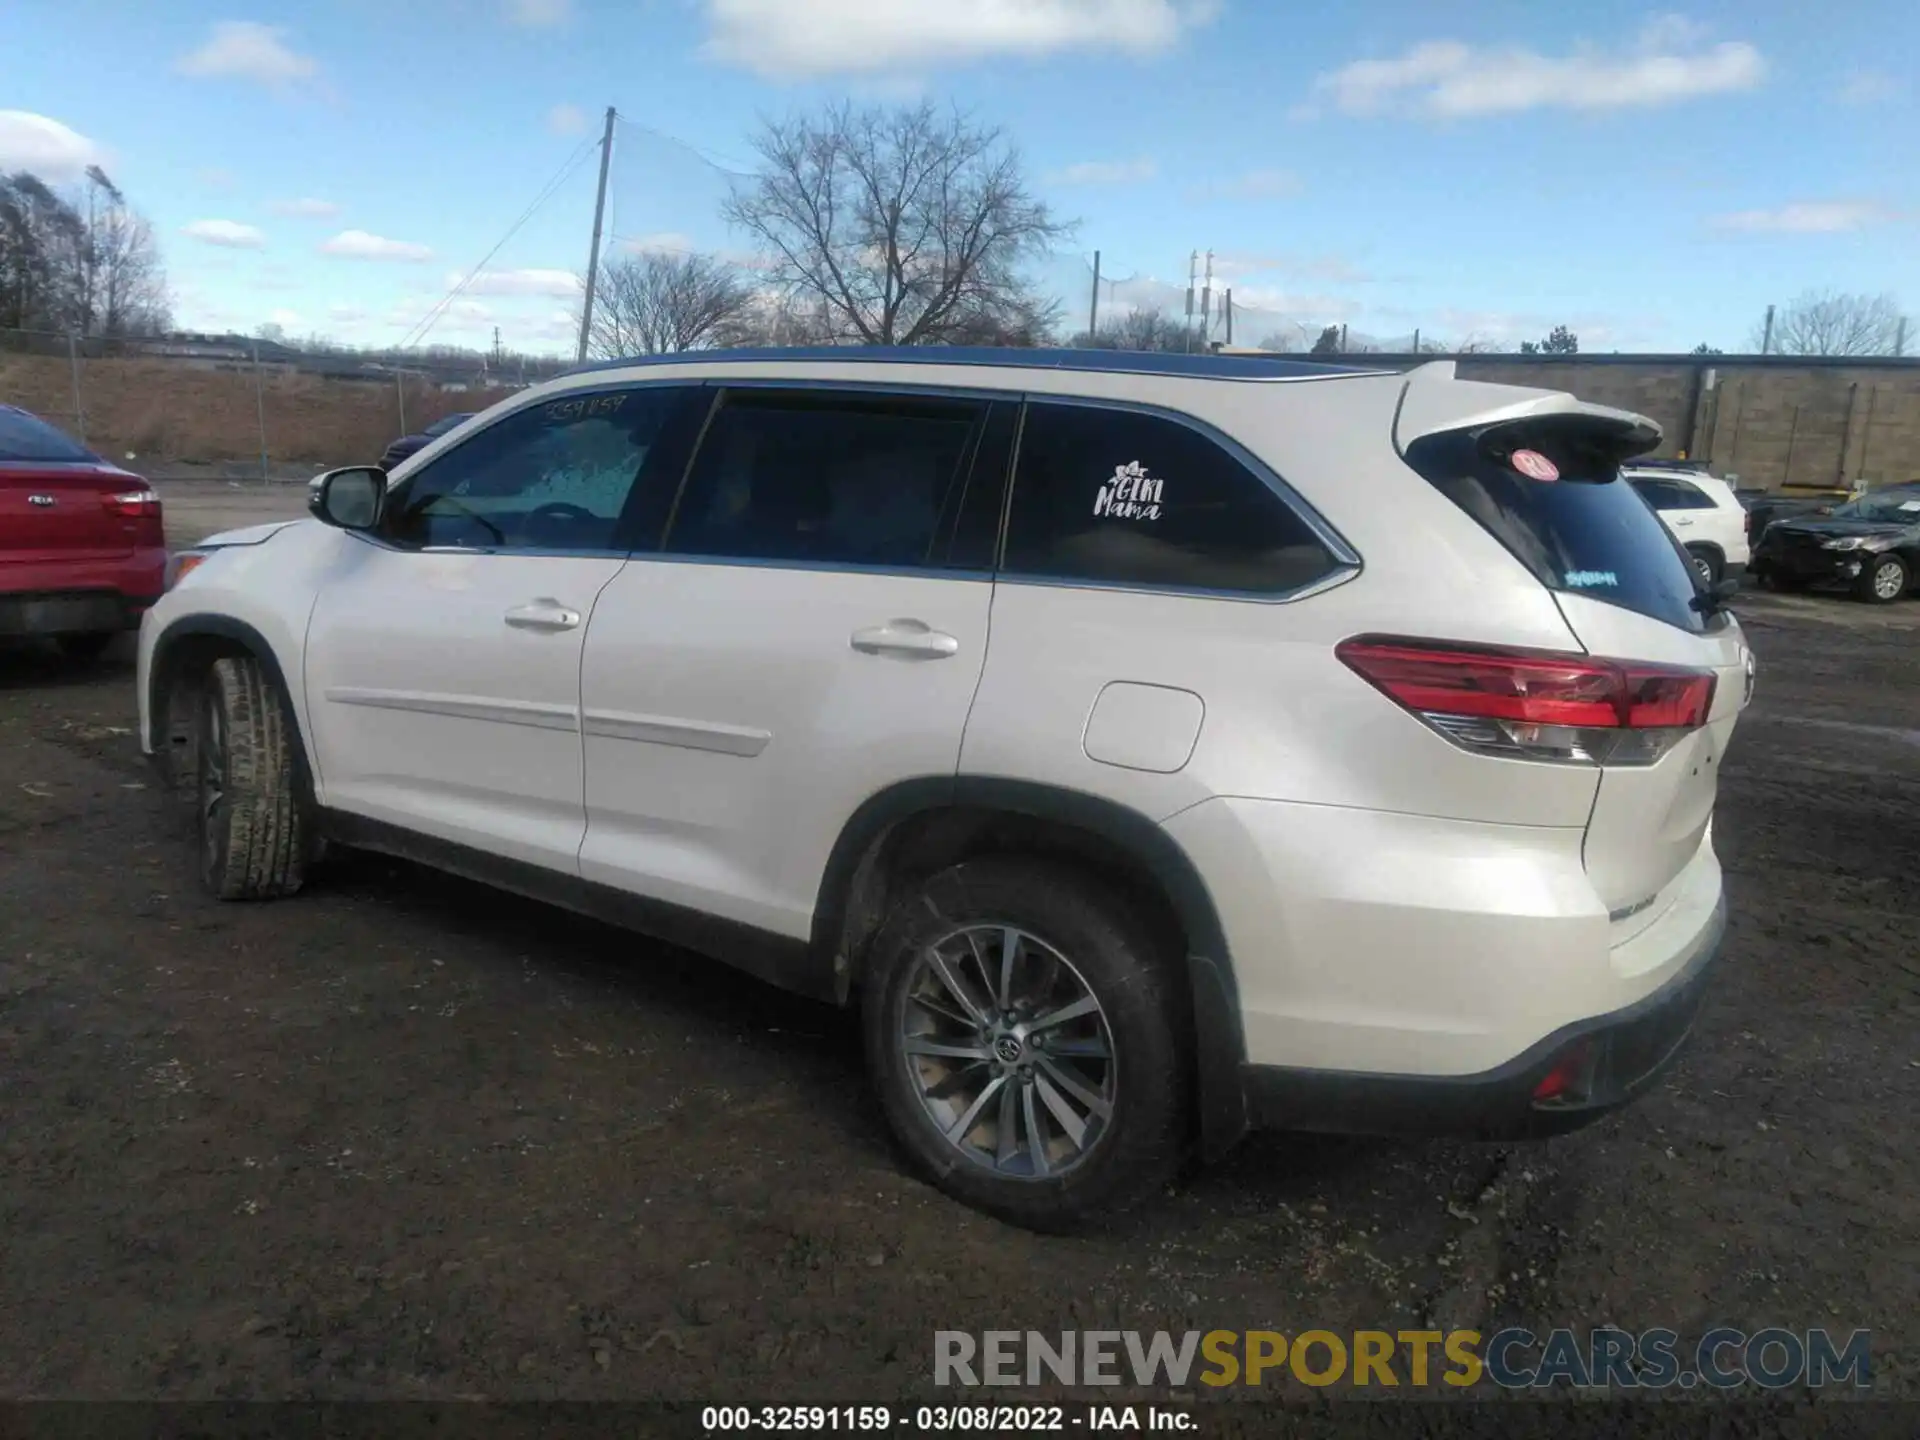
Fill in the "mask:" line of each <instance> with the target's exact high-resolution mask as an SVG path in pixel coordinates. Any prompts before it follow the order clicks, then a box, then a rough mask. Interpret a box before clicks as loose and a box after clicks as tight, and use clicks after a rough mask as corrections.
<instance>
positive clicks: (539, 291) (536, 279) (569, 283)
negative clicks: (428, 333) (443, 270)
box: [447, 270, 580, 300]
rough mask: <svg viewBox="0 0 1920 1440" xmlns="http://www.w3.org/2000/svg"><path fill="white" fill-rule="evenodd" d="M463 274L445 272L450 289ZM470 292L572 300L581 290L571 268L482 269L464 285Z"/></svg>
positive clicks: (577, 278)
mask: <svg viewBox="0 0 1920 1440" xmlns="http://www.w3.org/2000/svg"><path fill="white" fill-rule="evenodd" d="M464 279H466V276H465V275H464V274H462V273H460V272H459V271H454V272H452V273H450V274H449V275H448V276H447V288H448V289H452V288H453V287H454V286H456V285H458V284H459V283H460V282H461V281H462V280H464ZM467 293H468V294H469V295H550V296H557V297H559V298H560V299H563V300H571V299H573V298H575V297H576V296H577V295H579V293H580V280H579V277H577V276H576V275H574V274H573V272H572V271H570V270H482V271H481V272H480V273H479V274H478V275H476V276H474V277H473V282H472V283H471V284H470V285H468V286H467Z"/></svg>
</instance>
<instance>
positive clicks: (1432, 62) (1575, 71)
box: [1309, 16, 1767, 118]
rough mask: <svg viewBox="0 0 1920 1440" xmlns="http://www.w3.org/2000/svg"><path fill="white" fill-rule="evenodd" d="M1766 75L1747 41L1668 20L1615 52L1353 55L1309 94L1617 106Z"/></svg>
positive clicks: (1751, 82)
mask: <svg viewBox="0 0 1920 1440" xmlns="http://www.w3.org/2000/svg"><path fill="white" fill-rule="evenodd" d="M1766 73H1767V65H1766V61H1765V60H1764V59H1763V58H1762V57H1761V55H1760V52H1759V51H1758V50H1756V49H1755V48H1754V47H1753V46H1752V45H1749V44H1747V43H1746V42H1744V41H1727V42H1725V43H1722V44H1719V45H1714V46H1711V47H1708V46H1704V45H1703V44H1702V34H1701V31H1700V29H1699V27H1697V26H1695V25H1694V24H1693V23H1692V22H1691V21H1687V20H1684V19H1681V18H1680V17H1676V16H1665V17H1662V18H1660V19H1657V20H1655V21H1653V22H1651V23H1650V24H1649V25H1648V26H1647V27H1646V28H1645V29H1644V30H1643V31H1642V32H1641V34H1640V36H1639V37H1638V39H1637V41H1636V43H1635V44H1633V45H1632V46H1629V47H1627V48H1625V49H1623V50H1619V51H1613V52H1609V51H1603V50H1599V49H1595V48H1593V47H1583V48H1580V49H1576V50H1575V51H1574V52H1573V53H1571V54H1568V55H1560V56H1554V55H1542V54H1540V53H1539V52H1538V51H1534V50H1528V49H1525V48H1523V47H1521V46H1517V45H1516V46H1500V47H1476V46H1472V45H1466V44H1463V43H1461V42H1460V41H1458V40H1430V41H1427V42H1425V43H1423V44H1419V45H1415V46H1413V47H1412V48H1411V49H1409V50H1407V51H1406V52H1405V53H1404V54H1402V55H1400V56H1398V57H1397V58H1395V59H1391V60H1357V61H1355V62H1354V63H1352V64H1351V65H1347V66H1344V67H1342V68H1341V69H1339V70H1335V71H1333V72H1331V73H1330V74H1326V75H1322V76H1320V77H1319V78H1318V79H1317V80H1315V81H1314V85H1313V97H1314V101H1315V102H1324V103H1326V104H1330V105H1331V106H1333V108H1334V109H1336V110H1339V111H1341V112H1342V113H1344V114H1348V115H1377V114H1394V113H1408V112H1411V113H1418V114H1425V115H1432V116H1440V117H1449V118H1451V117H1460V116H1470V115H1496V114H1512V113H1515V112H1518V111H1523V110H1540V109H1563V110H1617V109H1629V108H1646V107H1651V106H1658V105H1671V104H1676V103H1678V102H1680V101H1683V100H1691V99H1695V98H1697V97H1699V96H1703V95H1725V94H1730V93H1733V92H1735V91H1740V90H1751V89H1753V88H1754V87H1755V86H1757V85H1759V84H1760V83H1761V81H1762V80H1763V79H1765V77H1766ZM1309 108H1310V109H1311V108H1312V107H1311V106H1310V107H1309Z"/></svg>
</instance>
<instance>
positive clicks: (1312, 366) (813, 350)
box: [562, 345, 1393, 380]
mask: <svg viewBox="0 0 1920 1440" xmlns="http://www.w3.org/2000/svg"><path fill="white" fill-rule="evenodd" d="M742 361H751V362H767V361H801V362H814V363H820V362H830V363H832V364H835V365H979V366H990V367H1000V368H1004V369H1020V370H1080V371H1093V372H1101V373H1107V374H1129V375H1165V376H1184V377H1188V378H1192V379H1201V380H1320V379H1332V378H1337V377H1341V376H1350V375H1386V374H1391V373H1393V372H1391V371H1387V370H1381V369H1378V368H1368V367H1362V366H1357V365H1329V364H1325V363H1323V362H1321V361H1318V360H1301V359H1296V358H1295V357H1293V356H1290V355H1178V354H1163V353H1160V352H1156V351H1144V350H1075V349H1020V348H1015V347H1011V346H1006V347H996V346H975V345H817V346H796V347H791V348H782V347H775V346H764V347H756V348H753V349H742V350H701V351H697V352H695V351H688V352H683V353H681V354H678V355H636V356H633V357H631V358H629V359H620V360H601V361H596V362H595V363H593V364H591V365H576V366H574V367H573V368H572V369H570V370H567V371H564V372H562V374H563V375H586V374H593V373H597V372H600V371H605V370H626V369H630V368H639V367H642V366H649V365H728V364H738V363H740V362H742Z"/></svg>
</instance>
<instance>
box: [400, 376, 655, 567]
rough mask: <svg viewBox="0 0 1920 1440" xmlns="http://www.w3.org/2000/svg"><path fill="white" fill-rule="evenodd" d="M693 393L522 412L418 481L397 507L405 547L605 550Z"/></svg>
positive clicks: (576, 400)
mask: <svg viewBox="0 0 1920 1440" xmlns="http://www.w3.org/2000/svg"><path fill="white" fill-rule="evenodd" d="M685 395H686V392H685V391H683V390H679V389H672V388H666V387H647V388H643V389H634V390H608V391H599V392H596V393H592V394H582V395H563V396H560V397H558V398H556V399H553V400H549V401H546V402H545V403H543V404H539V405H530V406H528V407H527V408H526V409H524V410H517V411H515V412H514V413H513V414H511V415H508V416H506V417H505V418H504V419H502V420H498V421H496V422H495V423H494V424H492V425H489V426H488V427H487V428H486V429H485V430H482V431H481V432H480V433H479V434H477V435H475V436H473V437H472V438H471V439H469V440H467V441H465V442H464V443H463V444H460V445H458V446H456V447H455V448H454V449H452V450H449V451H448V452H447V453H446V454H444V455H442V456H440V457H439V458H438V459H436V460H435V461H434V462H433V463H432V464H430V465H428V466H427V467H426V468H425V469H423V470H420V471H418V472H417V473H416V474H414V475H411V476H409V477H408V478H407V480H406V481H405V482H404V483H403V484H402V485H401V486H400V487H399V488H398V489H397V491H396V492H395V495H394V498H393V501H392V502H391V503H390V506H389V511H388V513H389V515H391V516H392V519H391V520H390V521H389V522H388V523H387V531H388V538H390V539H392V540H394V541H395V542H397V543H399V544H403V545H418V546H429V545H431V546H470V547H474V548H478V549H505V550H515V549H535V550H584V551H600V550H610V549H614V548H616V544H617V542H616V532H617V531H618V530H619V525H620V516H621V513H622V512H623V511H624V510H625V509H626V506H627V502H628V498H629V497H630V496H631V495H632V493H633V490H634V485H635V482H636V481H637V480H638V479H639V477H640V472H641V469H642V467H643V466H644V465H645V464H646V461H647V456H648V454H649V453H650V452H651V451H652V450H653V447H654V443H655V441H656V440H658V439H659V437H660V434H661V431H662V430H663V428H664V427H665V425H666V423H667V420H668V419H669V417H670V416H671V415H672V414H673V412H674V410H675V408H676V407H677V406H678V405H679V404H680V402H681V401H682V399H683V398H684V397H685Z"/></svg>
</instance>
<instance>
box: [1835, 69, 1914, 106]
mask: <svg viewBox="0 0 1920 1440" xmlns="http://www.w3.org/2000/svg"><path fill="white" fill-rule="evenodd" d="M1899 94H1900V82H1899V81H1897V80H1895V79H1894V78H1893V76H1891V75H1888V74H1886V73H1885V72H1884V71H1880V70H1856V71H1854V72H1853V73H1852V74H1851V75H1849V76H1847V79H1846V83H1845V84H1843V85H1842V86H1841V87H1840V103H1841V104H1843V105H1881V104H1884V103H1886V102H1887V101H1889V100H1892V99H1895V98H1897V97H1898V96H1899Z"/></svg>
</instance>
